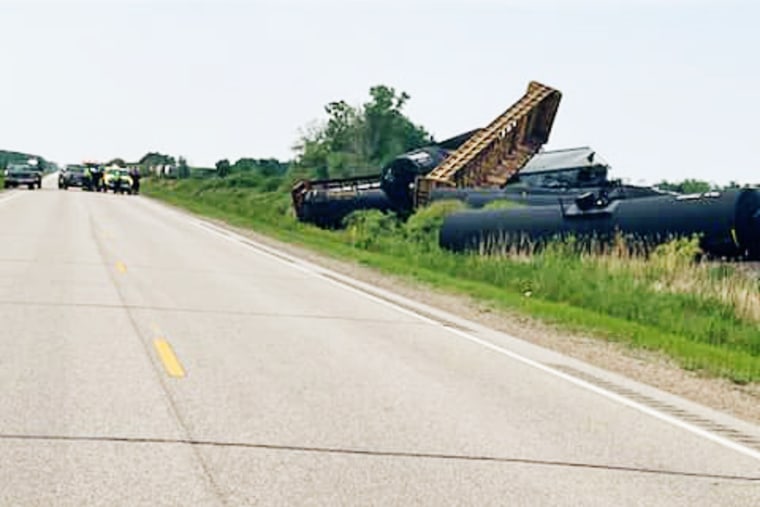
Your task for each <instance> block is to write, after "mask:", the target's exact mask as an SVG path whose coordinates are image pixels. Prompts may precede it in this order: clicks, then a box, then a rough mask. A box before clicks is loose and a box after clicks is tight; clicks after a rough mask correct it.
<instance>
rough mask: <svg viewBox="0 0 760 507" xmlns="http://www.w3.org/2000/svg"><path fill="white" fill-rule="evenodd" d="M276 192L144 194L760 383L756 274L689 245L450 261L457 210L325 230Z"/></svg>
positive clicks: (187, 189) (445, 206)
mask: <svg viewBox="0 0 760 507" xmlns="http://www.w3.org/2000/svg"><path fill="white" fill-rule="evenodd" d="M281 183H282V182H281V181H279V180H278V181H264V180H254V179H251V178H247V179H246V178H244V179H237V180H236V179H227V180H219V179H212V180H208V181H204V182H198V181H191V180H189V181H179V182H176V181H174V182H163V183H160V184H151V183H149V184H147V185H146V193H147V194H148V195H152V196H154V197H158V198H161V199H164V200H167V201H169V202H172V203H174V204H178V205H181V206H184V207H187V208H189V209H191V210H193V211H196V212H199V213H203V214H207V215H211V216H214V217H217V218H222V219H225V220H228V221H230V222H231V223H234V224H235V225H242V226H246V227H251V228H254V229H258V230H260V231H262V232H265V233H267V234H272V235H274V236H276V237H278V238H280V239H283V240H286V241H290V242H294V243H300V244H302V245H306V246H309V247H312V248H315V249H318V250H320V251H323V252H326V253H329V254H332V255H336V256H339V257H342V258H347V259H354V260H357V261H359V262H361V263H363V264H366V265H369V266H373V267H376V268H378V269H381V270H383V271H386V272H390V273H395V274H399V275H402V276H406V277H409V278H412V279H415V280H419V281H421V282H424V283H426V284H429V285H432V286H437V287H441V288H445V289H447V290H452V291H455V292H459V293H464V294H468V295H471V296H473V297H476V298H479V299H481V300H484V301H487V302H489V303H491V304H494V305H495V306H497V307H504V308H509V309H511V310H515V311H519V312H523V313H527V314H530V315H533V316H536V317H539V318H542V319H544V320H547V321H550V322H552V323H556V324H558V325H561V326H563V327H566V328H569V329H572V330H576V331H583V332H588V333H591V334H593V335H595V336H598V337H602V338H606V339H609V340H616V341H620V342H622V343H626V344H629V345H631V346H634V347H643V348H647V349H651V350H658V351H661V352H664V353H666V354H668V355H670V356H671V357H672V358H674V359H675V360H677V361H678V362H680V364H681V365H682V366H683V367H685V368H689V369H694V370H701V371H704V372H706V373H708V374H711V375H719V376H724V377H727V378H730V379H732V380H734V381H736V382H750V381H758V380H760V281H759V280H758V276H757V274H750V273H749V272H747V271H744V270H741V269H739V268H738V267H737V266H735V265H731V264H714V263H707V262H699V261H695V260H694V259H695V254H696V253H697V250H698V242H697V241H696V240H695V239H680V240H675V241H672V242H670V243H667V244H665V245H661V246H660V247H657V248H654V249H650V248H647V249H645V250H646V251H647V252H648V255H647V257H643V256H642V255H641V254H640V250H641V249H640V248H638V247H636V245H631V244H630V243H628V242H626V241H625V240H624V239H623V238H618V241H616V242H615V243H614V244H612V245H611V246H603V245H602V244H599V245H597V246H595V247H593V248H589V247H588V245H584V246H583V247H582V248H581V247H580V245H579V244H577V243H574V242H573V240H567V241H564V242H556V243H553V244H551V245H549V246H548V247H547V248H544V249H542V250H541V251H539V252H535V253H533V252H530V253H528V251H530V248H527V249H501V250H498V251H496V252H495V253H491V254H489V255H462V254H454V253H450V252H447V251H443V250H441V249H440V248H439V247H438V230H439V228H440V224H441V223H442V221H443V218H444V216H445V215H446V214H448V213H450V212H451V211H454V210H456V209H460V208H461V207H462V204H461V203H459V202H439V203H434V204H433V205H432V206H430V207H428V208H425V209H423V210H420V211H419V212H417V213H416V214H415V215H412V216H411V217H410V218H409V220H407V221H406V222H403V223H402V222H400V221H398V220H397V219H396V218H395V217H393V216H391V215H385V214H383V213H381V212H379V211H361V212H357V213H354V214H352V215H350V216H349V217H348V218H347V219H346V228H345V230H342V231H324V230H320V229H316V228H314V227H311V226H308V225H304V224H301V223H298V222H297V221H296V220H295V218H294V215H293V212H292V210H291V208H290V200H289V195H288V194H287V193H286V192H282V191H268V190H271V189H272V188H274V187H276V186H278V185H280V184H281ZM265 190H266V191H265ZM492 252H493V251H492Z"/></svg>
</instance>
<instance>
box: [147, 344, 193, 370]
mask: <svg viewBox="0 0 760 507" xmlns="http://www.w3.org/2000/svg"><path fill="white" fill-rule="evenodd" d="M153 346H154V347H155V348H156V352H158V357H159V358H160V359H161V362H162V363H164V369H165V370H166V373H168V374H169V376H171V377H177V378H179V377H184V376H185V370H184V369H183V368H182V365H181V364H179V360H178V359H177V356H176V355H174V351H173V350H172V346H171V345H169V342H167V341H166V340H164V339H163V338H156V339H155V340H153Z"/></svg>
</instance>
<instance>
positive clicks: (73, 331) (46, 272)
mask: <svg viewBox="0 0 760 507" xmlns="http://www.w3.org/2000/svg"><path fill="white" fill-rule="evenodd" d="M52 183H53V181H52V180H48V181H46V185H45V186H46V188H44V189H42V190H41V191H34V192H29V191H25V190H19V191H10V192H4V193H0V225H1V227H0V388H1V389H2V398H0V505H76V506H79V505H252V504H265V505H266V504H288V505H292V504H321V505H341V504H344V505H356V504H359V505H365V504H375V505H410V504H427V505H455V504H456V505H462V504H465V505H485V504H489V505H604V506H610V505H647V506H650V505H711V506H712V505H748V506H749V505H753V506H756V505H760V439H759V438H760V430H759V429H758V428H757V427H755V426H752V425H749V424H746V423H742V422H741V421H736V420H734V419H732V418H730V417H728V416H725V415H723V414H718V413H715V412H713V411H710V410H708V409H705V408H703V407H700V406H698V405H695V404H692V403H689V402H686V401H684V400H681V399H678V398H675V397H672V396H669V395H667V394H664V393H661V392H658V391H655V390H653V389H650V388H647V387H646V386H642V385H639V384H636V383H633V382H630V381H628V380H626V379H623V378H619V377H616V376H613V375H611V374H607V373H605V372H603V371H600V370H597V369H594V368H592V367H590V366H587V365H584V364H582V363H579V362H576V361H573V360H571V359H569V358H566V357H564V356H561V355H559V354H556V353H553V352H549V351H546V350H543V349H540V348H538V347H535V346H532V345H529V344H527V343H524V342H522V341H520V340H517V339H514V338H512V337H509V336H506V335H503V334H501V333H497V332H495V331H491V330H489V329H486V328H483V327H481V326H479V325H477V324H475V323H472V322H467V321H463V320H461V319H458V318H456V317H454V316H450V315H446V314H443V313H441V312H437V311H435V310H433V309H430V308H426V307H423V306H421V305H419V304H416V303H414V302H410V301H406V300H403V299H402V298H398V297H396V296H394V295H393V294H389V293H385V292H383V291H380V290H375V289H372V288H371V287H366V286H365V285H363V284H361V283H358V282H355V281H351V280H348V279H345V278H344V277H341V276H338V275H336V274H333V273H330V272H328V271H326V270H324V269H321V268H319V267H317V266H314V265H311V264H309V263H306V262H302V261H300V260H298V259H293V258H291V257H289V256H287V255H281V254H280V253H278V252H275V251H271V250H269V249H267V248H266V247H263V246H261V245H259V244H257V243H255V242H252V241H248V240H245V239H243V238H242V237H240V236H237V235H235V234H231V233H227V232H224V231H223V230H221V229H219V228H217V227H214V226H211V225H209V224H206V223H204V222H202V221H200V220H199V219H197V218H193V217H191V216H188V215H185V214H183V213H181V212H178V211H174V210H171V209H168V208H166V207H164V206H163V205H161V204H159V203H155V202H153V201H151V200H149V199H147V198H144V197H129V196H114V195H111V194H109V195H103V194H91V193H85V192H80V191H78V190H70V191H59V190H56V189H54V188H52V186H53V185H52Z"/></svg>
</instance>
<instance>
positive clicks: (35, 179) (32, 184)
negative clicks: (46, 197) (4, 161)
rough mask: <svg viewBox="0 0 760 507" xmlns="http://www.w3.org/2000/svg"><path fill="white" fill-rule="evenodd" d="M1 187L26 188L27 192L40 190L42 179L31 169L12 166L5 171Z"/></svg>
mask: <svg viewBox="0 0 760 507" xmlns="http://www.w3.org/2000/svg"><path fill="white" fill-rule="evenodd" d="M3 187H5V188H17V187H27V188H28V189H29V190H34V189H35V188H42V177H41V176H40V174H39V173H38V172H37V171H35V170H34V169H33V168H32V167H28V166H20V165H12V166H9V167H8V169H7V170H6V171H5V181H4V182H3Z"/></svg>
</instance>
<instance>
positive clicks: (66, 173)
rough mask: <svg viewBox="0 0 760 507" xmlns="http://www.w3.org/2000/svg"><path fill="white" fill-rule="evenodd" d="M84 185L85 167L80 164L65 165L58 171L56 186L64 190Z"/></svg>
mask: <svg viewBox="0 0 760 507" xmlns="http://www.w3.org/2000/svg"><path fill="white" fill-rule="evenodd" d="M84 186H85V168H84V166H81V165H67V166H66V167H65V168H64V169H63V170H62V171H61V172H60V173H58V188H60V189H63V190H66V189H68V188H69V187H79V188H82V187H84Z"/></svg>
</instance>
